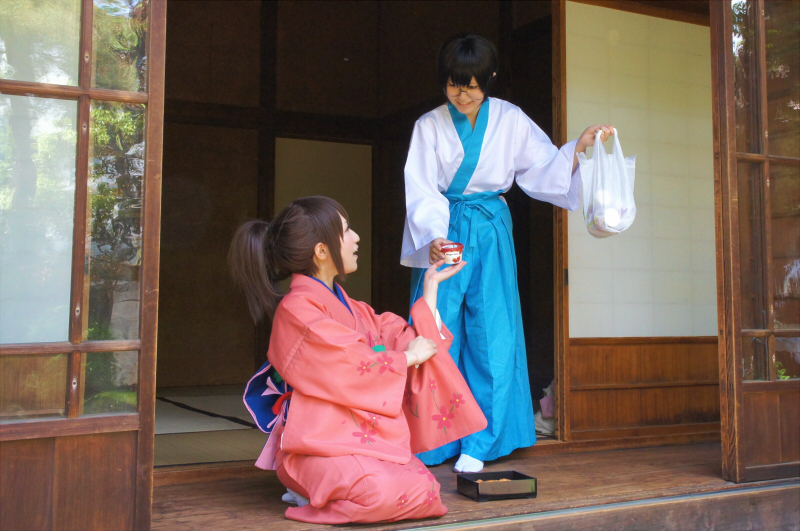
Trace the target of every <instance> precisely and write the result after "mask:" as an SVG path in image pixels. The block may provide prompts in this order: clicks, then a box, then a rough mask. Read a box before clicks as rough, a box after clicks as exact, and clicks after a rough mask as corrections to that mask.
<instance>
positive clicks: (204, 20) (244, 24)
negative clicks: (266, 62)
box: [164, 0, 261, 152]
mask: <svg viewBox="0 0 800 531" xmlns="http://www.w3.org/2000/svg"><path fill="white" fill-rule="evenodd" d="M260 9H261V2H258V1H255V0H248V1H237V2H226V1H224V0H216V1H214V0H193V1H191V2H167V51H168V53H167V55H166V71H167V76H166V84H165V88H164V92H165V97H166V99H168V100H172V99H175V100H186V101H201V102H208V103H218V104H228V105H240V106H247V107H258V96H259V79H258V72H259V60H260V49H259V46H258V42H259V35H260V16H259V13H260ZM165 152H166V150H165Z"/></svg>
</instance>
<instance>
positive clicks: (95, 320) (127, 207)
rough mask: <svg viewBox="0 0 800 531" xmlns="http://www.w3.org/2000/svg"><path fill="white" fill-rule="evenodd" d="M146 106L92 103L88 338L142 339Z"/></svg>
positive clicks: (86, 314) (85, 333)
mask: <svg viewBox="0 0 800 531" xmlns="http://www.w3.org/2000/svg"><path fill="white" fill-rule="evenodd" d="M144 117H145V109H144V105H126V104H122V103H106V102H92V107H91V124H90V136H91V139H90V141H89V164H90V168H89V199H88V206H89V209H90V212H89V223H88V225H87V235H86V236H87V237H86V255H87V274H86V286H85V289H84V292H87V291H88V300H89V307H88V311H87V312H84V313H85V315H84V318H85V319H86V321H85V323H84V332H83V335H84V339H136V338H138V337H139V271H140V266H141V262H142V228H141V213H142V184H143V179H142V177H143V175H144Z"/></svg>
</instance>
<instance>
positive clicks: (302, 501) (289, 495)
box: [281, 489, 308, 507]
mask: <svg viewBox="0 0 800 531" xmlns="http://www.w3.org/2000/svg"><path fill="white" fill-rule="evenodd" d="M281 500H283V501H285V502H286V503H291V504H294V505H297V506H298V507H302V506H303V505H308V498H304V497H303V496H301V495H299V494H297V493H296V492H295V491H293V490H292V489H286V494H284V495H283V496H281Z"/></svg>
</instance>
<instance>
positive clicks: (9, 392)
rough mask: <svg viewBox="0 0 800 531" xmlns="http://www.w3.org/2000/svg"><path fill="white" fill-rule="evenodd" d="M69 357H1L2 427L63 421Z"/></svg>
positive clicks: (0, 396) (0, 408) (0, 417)
mask: <svg viewBox="0 0 800 531" xmlns="http://www.w3.org/2000/svg"><path fill="white" fill-rule="evenodd" d="M66 407H67V355H66V354H56V355H53V356H0V423H2V422H13V421H16V420H22V419H33V418H43V417H63V416H65V415H66Z"/></svg>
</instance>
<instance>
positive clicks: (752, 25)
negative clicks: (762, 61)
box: [731, 0, 761, 153]
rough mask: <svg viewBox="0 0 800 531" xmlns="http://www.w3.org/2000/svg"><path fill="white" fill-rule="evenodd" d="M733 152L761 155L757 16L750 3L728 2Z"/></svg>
mask: <svg viewBox="0 0 800 531" xmlns="http://www.w3.org/2000/svg"><path fill="white" fill-rule="evenodd" d="M731 9H732V10H733V67H734V69H733V70H734V77H733V87H734V102H735V105H736V150H737V151H744V152H747V153H760V152H761V127H760V126H759V98H758V86H759V83H760V81H759V76H758V43H757V41H758V32H757V28H758V15H757V11H756V8H755V5H754V2H753V1H752V0H732V2H731Z"/></svg>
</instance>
